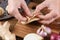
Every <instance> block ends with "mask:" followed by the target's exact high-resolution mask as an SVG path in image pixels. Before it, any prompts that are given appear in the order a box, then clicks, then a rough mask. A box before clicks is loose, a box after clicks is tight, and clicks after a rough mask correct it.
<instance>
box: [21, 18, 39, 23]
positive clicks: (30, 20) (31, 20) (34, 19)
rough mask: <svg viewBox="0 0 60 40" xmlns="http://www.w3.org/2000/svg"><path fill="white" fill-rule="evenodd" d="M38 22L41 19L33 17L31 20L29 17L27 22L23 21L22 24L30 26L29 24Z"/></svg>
mask: <svg viewBox="0 0 60 40" xmlns="http://www.w3.org/2000/svg"><path fill="white" fill-rule="evenodd" d="M37 20H39V18H35V17H32V18H29V17H27V21H25V22H24V21H21V23H22V24H29V23H31V22H33V21H37Z"/></svg>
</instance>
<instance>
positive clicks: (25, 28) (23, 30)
mask: <svg viewBox="0 0 60 40" xmlns="http://www.w3.org/2000/svg"><path fill="white" fill-rule="evenodd" d="M40 26H41V24H39V23H37V22H34V23H31V24H27V25H23V24H21V23H20V22H17V24H16V26H15V27H14V31H13V32H14V33H15V34H16V35H17V36H19V37H22V38H23V37H24V36H25V35H27V34H29V33H36V31H37V29H38V28H40ZM49 27H51V28H52V31H53V32H55V33H59V32H60V27H59V28H58V27H57V25H49ZM55 27H56V28H55Z"/></svg>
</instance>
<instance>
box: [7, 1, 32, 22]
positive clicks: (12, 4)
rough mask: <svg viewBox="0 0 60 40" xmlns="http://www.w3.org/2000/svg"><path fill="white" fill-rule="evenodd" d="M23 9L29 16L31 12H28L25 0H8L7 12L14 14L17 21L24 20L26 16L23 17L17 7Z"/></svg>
mask: <svg viewBox="0 0 60 40" xmlns="http://www.w3.org/2000/svg"><path fill="white" fill-rule="evenodd" d="M21 7H22V8H23V9H24V11H25V13H26V15H27V16H29V17H31V16H32V14H31V13H30V11H29V9H28V7H27V4H26V2H25V0H8V9H7V11H8V13H9V14H10V15H12V16H14V17H15V18H16V19H18V21H26V20H27V18H26V17H23V16H22V15H21V13H20V12H19V11H18V8H20V9H21Z"/></svg>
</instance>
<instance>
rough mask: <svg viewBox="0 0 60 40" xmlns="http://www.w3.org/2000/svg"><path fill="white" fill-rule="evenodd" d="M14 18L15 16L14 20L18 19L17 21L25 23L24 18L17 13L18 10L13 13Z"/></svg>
mask: <svg viewBox="0 0 60 40" xmlns="http://www.w3.org/2000/svg"><path fill="white" fill-rule="evenodd" d="M14 16H15V18H16V19H18V20H19V21H26V18H25V17H23V16H22V15H21V14H20V13H19V11H18V9H16V10H15V11H14Z"/></svg>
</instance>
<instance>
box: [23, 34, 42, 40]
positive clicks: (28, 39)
mask: <svg viewBox="0 0 60 40" xmlns="http://www.w3.org/2000/svg"><path fill="white" fill-rule="evenodd" d="M23 40H43V37H41V36H39V35H37V34H35V33H30V34H28V35H26V36H25V37H24V39H23Z"/></svg>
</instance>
